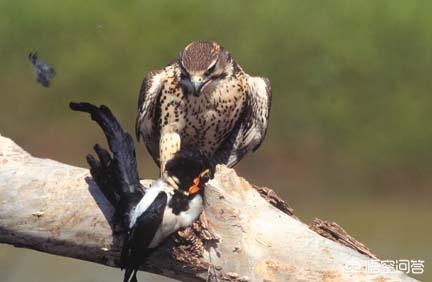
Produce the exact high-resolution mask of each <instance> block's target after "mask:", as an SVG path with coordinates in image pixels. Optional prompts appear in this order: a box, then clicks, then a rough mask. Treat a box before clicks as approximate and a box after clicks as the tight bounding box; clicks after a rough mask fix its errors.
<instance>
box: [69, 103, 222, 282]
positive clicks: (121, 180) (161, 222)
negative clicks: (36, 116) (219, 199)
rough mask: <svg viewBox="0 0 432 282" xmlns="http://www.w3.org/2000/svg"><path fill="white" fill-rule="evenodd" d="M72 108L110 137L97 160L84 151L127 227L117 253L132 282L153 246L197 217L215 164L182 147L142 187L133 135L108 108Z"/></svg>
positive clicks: (98, 148)
mask: <svg viewBox="0 0 432 282" xmlns="http://www.w3.org/2000/svg"><path fill="white" fill-rule="evenodd" d="M70 108H71V109H72V110H75V111H81V112H87V113H90V115H91V118H92V119H93V120H95V121H96V122H97V123H98V124H99V126H100V127H101V128H102V130H103V132H104V134H105V136H106V139H107V141H108V146H109V149H110V151H111V153H112V154H110V152H108V151H107V150H105V149H104V148H103V147H102V146H100V145H99V144H96V145H95V146H94V150H95V152H96V154H97V157H98V158H95V157H94V156H92V155H88V156H87V162H88V163H89V165H90V173H91V175H92V177H93V178H94V180H95V182H96V183H97V184H98V186H99V188H100V189H101V191H102V192H103V194H104V195H105V197H106V198H107V199H108V201H109V202H110V203H111V204H112V205H113V207H114V209H115V213H116V216H118V217H119V218H120V222H121V224H122V226H123V228H124V229H125V230H127V233H126V236H125V240H124V242H123V246H122V252H121V257H120V267H121V268H122V269H125V274H124V280H123V281H124V282H129V281H131V282H136V281H137V278H136V274H137V271H138V268H139V266H140V265H141V264H142V263H143V262H144V261H145V259H146V258H147V257H148V256H149V255H150V253H151V252H152V250H153V249H154V248H156V247H157V246H159V245H160V244H161V243H162V242H163V241H164V239H165V238H167V237H168V236H169V235H171V234H172V233H174V232H175V231H177V230H178V229H180V228H182V227H187V226H189V225H191V224H192V223H193V222H194V221H195V220H196V219H197V218H198V217H199V215H200V214H201V212H202V209H203V196H204V187H205V184H206V183H207V181H208V180H209V179H210V178H211V177H212V175H213V173H214V168H212V167H211V165H210V161H209V160H208V159H207V158H206V157H205V155H204V154H203V153H202V152H200V151H196V150H193V149H182V150H180V151H179V152H177V153H176V155H175V156H174V157H173V158H172V159H171V160H170V161H169V162H167V164H166V170H165V172H164V174H163V175H162V176H161V177H160V178H159V179H157V180H156V181H154V182H153V183H152V184H151V186H150V187H149V188H148V189H147V190H144V189H143V186H142V185H141V183H140V181H139V176H138V169H137V163H136V157H135V148H134V144H133V140H132V137H131V136H130V135H129V133H127V132H124V130H123V129H122V127H121V125H120V123H119V122H118V121H117V119H116V118H115V117H114V115H113V114H112V112H111V111H110V109H109V108H108V107H106V106H104V105H102V106H100V107H97V106H95V105H92V104H89V103H70Z"/></svg>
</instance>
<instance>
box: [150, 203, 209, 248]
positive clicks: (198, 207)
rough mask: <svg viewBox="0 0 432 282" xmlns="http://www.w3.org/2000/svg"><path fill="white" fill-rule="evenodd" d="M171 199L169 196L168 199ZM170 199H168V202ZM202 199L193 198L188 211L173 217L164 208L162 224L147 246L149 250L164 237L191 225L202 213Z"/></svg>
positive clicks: (172, 214)
mask: <svg viewBox="0 0 432 282" xmlns="http://www.w3.org/2000/svg"><path fill="white" fill-rule="evenodd" d="M169 198H171V196H170V197H169ZM169 200H170V199H168V202H169ZM202 202H203V200H202V197H201V196H200V195H197V196H195V197H194V198H193V199H192V200H191V201H190V202H189V209H188V210H186V211H182V212H180V213H179V214H178V215H175V214H174V213H173V212H172V209H171V208H170V207H168V205H167V207H166V209H165V211H164V216H163V219H162V224H161V225H160V226H159V228H158V230H157V231H156V234H155V236H154V237H153V240H152V241H151V243H150V244H149V248H155V247H157V246H158V245H159V244H160V243H161V242H162V241H163V240H164V239H165V238H166V237H168V236H169V235H171V234H172V233H174V232H175V231H177V230H178V229H180V228H182V227H186V226H189V225H191V224H192V223H193V222H194V221H195V220H196V219H197V218H198V216H199V215H200V214H201V212H202Z"/></svg>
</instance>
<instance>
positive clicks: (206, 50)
mask: <svg viewBox="0 0 432 282" xmlns="http://www.w3.org/2000/svg"><path fill="white" fill-rule="evenodd" d="M178 63H179V65H180V69H181V84H182V86H183V87H184V89H186V90H187V92H188V93H190V92H192V93H193V94H194V95H195V96H199V95H201V94H202V93H211V92H212V91H213V90H214V89H215V87H216V85H217V82H218V81H219V80H221V79H223V78H225V77H226V76H229V75H231V74H232V73H233V69H234V68H233V60H232V58H231V55H230V54H229V53H228V51H226V50H225V49H224V48H223V47H222V46H220V45H219V44H218V43H216V42H206V41H195V42H192V43H190V44H189V45H187V46H186V47H185V48H184V50H183V52H182V53H181V54H180V57H179V59H178Z"/></svg>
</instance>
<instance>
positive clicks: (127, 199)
mask: <svg viewBox="0 0 432 282" xmlns="http://www.w3.org/2000/svg"><path fill="white" fill-rule="evenodd" d="M69 106H70V108H71V109H72V110H74V111H80V112H86V113H89V114H90V115H91V118H92V120H94V121H96V122H97V123H98V124H99V126H100V127H101V128H102V130H103V132H104V134H105V137H106V139H107V141H108V145H109V149H110V151H111V152H112V157H111V154H110V153H109V152H108V151H107V150H105V149H104V148H102V147H101V146H100V145H99V144H96V145H95V146H94V150H95V152H96V154H97V156H98V159H97V158H95V157H94V156H92V155H91V154H89V155H88V156H87V162H88V164H89V165H90V173H91V175H92V176H93V178H94V180H95V181H96V183H97V184H98V186H99V188H100V189H101V191H102V192H103V193H104V195H105V197H106V198H107V199H108V200H109V201H110V203H111V204H112V205H113V206H114V208H115V210H116V212H117V213H120V214H121V215H122V216H123V215H125V214H127V213H129V211H130V210H131V209H132V208H133V207H135V206H136V204H137V203H138V202H139V201H140V200H141V198H142V196H143V195H144V191H143V189H142V186H141V184H140V181H139V177H138V168H137V163H136V156H135V147H134V143H133V140H132V137H131V136H130V135H129V133H127V132H124V130H123V129H122V127H121V125H120V123H119V122H118V120H117V119H116V118H115V116H114V115H113V114H112V112H111V111H110V109H109V108H108V107H106V106H104V105H102V106H100V107H97V106H95V105H93V104H90V103H70V104H69Z"/></svg>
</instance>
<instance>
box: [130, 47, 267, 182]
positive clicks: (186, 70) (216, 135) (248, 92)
mask: <svg viewBox="0 0 432 282" xmlns="http://www.w3.org/2000/svg"><path fill="white" fill-rule="evenodd" d="M270 106H271V88H270V82H269V80H268V79H266V78H262V77H254V76H250V75H248V74H247V73H246V72H244V71H243V69H242V67H241V66H240V65H239V64H237V63H236V62H235V61H234V59H233V58H232V57H231V55H230V53H229V52H228V51H227V50H225V49H224V48H223V47H222V46H221V45H219V44H218V43H216V42H201V41H197V42H192V43H190V44H189V45H187V46H186V47H185V48H184V50H183V51H182V52H181V53H180V56H179V57H178V59H177V60H175V61H174V62H173V63H171V64H169V65H168V66H166V67H165V68H163V69H161V70H158V71H151V72H150V73H148V74H147V76H146V77H145V78H144V81H143V83H142V86H141V90H140V95H139V99H138V114H137V119H136V135H137V139H138V141H139V140H140V138H142V139H143V141H144V143H145V145H146V147H147V150H148V151H149V153H150V155H151V156H152V157H153V159H154V161H155V162H156V164H157V165H159V166H160V169H161V174H163V173H164V171H165V169H166V164H167V162H168V161H169V160H170V159H171V158H173V156H174V155H175V153H176V152H177V151H179V150H180V149H183V148H194V149H195V150H200V151H202V152H203V154H204V155H205V156H206V157H207V158H209V159H210V160H211V161H212V164H213V165H216V164H226V165H227V166H229V167H232V166H234V165H235V164H237V163H238V162H239V161H240V160H241V159H242V158H243V156H244V155H245V154H246V153H248V152H250V151H255V150H256V149H257V148H258V147H259V146H260V144H261V143H262V141H263V139H264V137H265V135H266V131H267V126H268V118H269V111H270Z"/></svg>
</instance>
